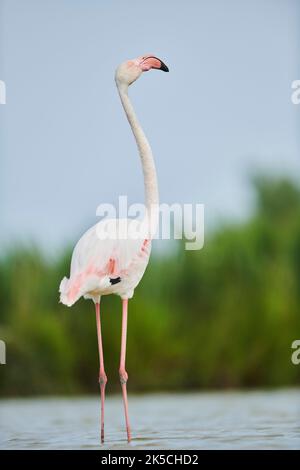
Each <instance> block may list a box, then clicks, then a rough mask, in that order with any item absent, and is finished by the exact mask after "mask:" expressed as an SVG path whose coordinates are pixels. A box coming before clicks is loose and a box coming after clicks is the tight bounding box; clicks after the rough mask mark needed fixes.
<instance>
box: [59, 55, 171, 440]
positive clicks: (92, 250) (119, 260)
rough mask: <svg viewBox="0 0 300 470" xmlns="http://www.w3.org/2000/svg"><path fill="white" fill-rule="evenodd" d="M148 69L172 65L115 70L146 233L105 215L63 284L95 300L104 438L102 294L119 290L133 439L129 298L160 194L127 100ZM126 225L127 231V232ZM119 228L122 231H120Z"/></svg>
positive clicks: (71, 294)
mask: <svg viewBox="0 0 300 470" xmlns="http://www.w3.org/2000/svg"><path fill="white" fill-rule="evenodd" d="M150 69H159V70H163V71H164V72H168V71H169V70H168V67H167V66H166V65H165V64H164V63H163V62H162V61H161V60H160V59H158V58H157V57H154V56H153V55H145V56H142V57H138V58H136V59H134V60H128V61H126V62H124V63H122V64H121V65H120V66H119V67H118V68H117V70H116V74H115V80H116V85H117V88H118V92H119V95H120V99H121V102H122V105H123V108H124V111H125V113H126V116H127V119H128V121H129V124H130V126H131V129H132V132H133V135H134V137H135V140H136V144H137V147H138V151H139V154H140V158H141V163H142V168H143V175H144V185H145V200H146V215H145V218H144V220H143V221H142V222H141V223H140V224H141V226H142V224H143V222H145V220H146V222H147V223H146V227H147V231H146V236H145V232H142V233H143V234H144V236H139V237H136V236H134V237H132V236H131V235H130V233H131V232H130V227H132V224H133V220H132V219H113V220H110V221H109V223H107V221H105V220H104V221H103V220H102V221H100V222H99V223H98V224H96V225H94V226H93V227H91V228H90V229H89V230H88V231H87V232H85V234H84V235H83V236H82V237H81V238H80V240H79V241H78V243H77V245H76V246H75V248H74V251H73V254H72V260H71V272H70V278H69V279H67V278H66V277H65V278H64V279H63V280H62V281H61V284H60V288H59V291H60V301H61V302H62V303H63V304H65V305H67V306H69V307H70V306H71V305H73V304H74V303H75V302H76V301H77V300H78V299H79V298H80V297H81V296H83V297H84V298H85V299H92V300H93V301H94V303H95V308H96V326H97V337H98V349H99V361H100V371H99V384H100V395H101V418H100V419H101V443H103V442H104V400H105V386H106V383H107V377H106V373H105V369H104V359H103V348H102V337H101V321H100V299H101V296H102V295H108V294H117V295H119V296H120V297H121V299H122V334H121V354H120V368H119V375H120V382H121V386H122V394H123V402H124V410H125V421H126V430H127V439H128V442H130V440H131V430H130V425H129V416H128V401H127V388H126V383H127V379H128V374H127V372H126V369H125V357H126V336H127V307H128V299H131V298H132V296H133V292H134V289H135V287H136V286H137V285H138V283H139V282H140V280H141V278H142V276H143V274H144V272H145V269H146V267H147V264H148V261H149V256H150V250H151V235H152V234H153V221H154V226H155V221H156V220H157V208H158V203H159V199H158V185H157V178H156V171H155V164H154V160H153V155H152V151H151V148H150V145H149V142H148V140H147V138H146V136H145V134H144V132H143V130H142V128H141V126H140V124H139V122H138V120H137V117H136V115H135V112H134V109H133V107H132V104H131V102H130V100H129V97H128V86H130V85H131V84H132V83H133V82H135V80H137V79H138V78H139V77H140V75H141V74H142V73H143V72H146V71H148V70H150ZM124 222H126V223H124ZM135 222H136V221H135ZM135 226H136V225H135ZM144 227H145V224H144ZM150 227H151V229H150ZM101 229H104V232H105V234H106V235H107V236H106V237H103V236H99V234H100V232H101ZM116 229H117V230H116ZM118 229H119V231H118ZM124 231H125V235H126V236H124ZM110 232H111V233H110ZM112 232H113V233H112ZM129 232H130V233H129ZM116 233H118V234H119V236H116ZM120 233H122V236H120ZM110 235H111V236H110Z"/></svg>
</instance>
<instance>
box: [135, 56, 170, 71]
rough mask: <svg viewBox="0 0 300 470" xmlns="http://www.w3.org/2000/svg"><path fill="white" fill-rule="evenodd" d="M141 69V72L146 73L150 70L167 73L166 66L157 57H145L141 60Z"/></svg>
mask: <svg viewBox="0 0 300 470" xmlns="http://www.w3.org/2000/svg"><path fill="white" fill-rule="evenodd" d="M141 68H142V70H143V72H147V71H148V70H150V69H157V70H162V71H163V72H169V69H168V67H167V66H166V64H165V63H164V62H163V61H162V60H161V59H158V57H154V56H147V57H145V58H143V59H142V62H141Z"/></svg>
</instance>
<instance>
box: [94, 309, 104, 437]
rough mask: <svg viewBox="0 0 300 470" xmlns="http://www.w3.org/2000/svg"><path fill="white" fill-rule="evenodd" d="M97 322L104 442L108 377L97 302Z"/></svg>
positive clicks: (102, 434)
mask: <svg viewBox="0 0 300 470" xmlns="http://www.w3.org/2000/svg"><path fill="white" fill-rule="evenodd" d="M96 324H97V336H98V349H99V361H100V371H99V384H100V394H101V443H103V442H104V400H105V385H106V382H107V377H106V374H105V370H104V360H103V348H102V336H101V321H100V303H96Z"/></svg>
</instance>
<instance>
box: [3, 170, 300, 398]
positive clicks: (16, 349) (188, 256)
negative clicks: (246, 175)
mask: <svg viewBox="0 0 300 470" xmlns="http://www.w3.org/2000/svg"><path fill="white" fill-rule="evenodd" d="M254 185H255V190H256V195H257V199H256V208H255V211H254V213H253V214H252V216H251V217H250V218H249V220H248V221H247V222H243V223H239V224H226V225H223V226H221V227H219V228H218V230H217V231H215V232H214V233H213V234H211V235H210V236H209V237H208V240H206V243H205V247H204V249H203V250H201V251H185V250H184V249H183V244H182V243H180V244H179V246H178V249H177V250H175V251H174V252H172V254H169V255H164V256H160V257H159V256H152V258H151V261H150V264H149V267H148V270H147V272H146V274H145V276H144V279H143V282H142V283H141V285H140V286H139V287H138V288H137V289H136V293H135V297H134V299H133V300H132V301H130V302H129V326H128V328H129V329H128V349H127V351H128V352H127V370H128V371H129V377H130V380H129V383H128V385H129V390H130V391H133V390H134V391H156V390H190V389H199V388H225V387H258V386H283V385H295V384H299V382H300V367H299V366H298V367H297V366H295V365H293V364H292V363H291V359H290V358H291V353H292V350H291V343H292V341H293V340H294V339H297V338H299V335H300V285H299V284H300V189H299V187H297V186H295V184H294V183H292V182H291V181H288V180H282V179H280V180H274V179H273V180H272V179H266V178H262V177H258V178H255V180H254ZM70 256H71V251H68V252H67V253H66V254H65V255H64V256H62V257H60V259H58V260H56V261H49V260H47V259H46V258H45V257H43V255H42V254H41V253H40V252H39V251H38V250H36V249H32V248H31V249H24V248H23V249H15V250H13V251H11V252H9V253H6V254H4V255H2V257H1V262H0V305H1V310H0V338H1V339H3V340H5V342H6V345H7V365H6V366H1V367H0V394H1V395H2V396H7V395H29V394H46V393H47V394H48V393H49V394H61V393H86V392H88V393H90V392H97V391H98V386H97V375H98V353H97V337H96V328H95V315H94V308H93V304H92V303H91V302H87V301H84V300H80V301H79V302H78V303H77V304H76V305H75V306H74V307H72V309H68V308H67V307H65V306H63V305H61V304H59V303H58V285H59V282H60V280H61V279H62V277H63V276H64V275H66V274H67V273H68V271H69V263H70ZM101 307H102V329H103V338H104V353H105V367H106V373H107V375H108V378H109V383H108V387H109V388H110V390H119V378H118V361H119V349H120V332H121V302H120V299H119V298H117V297H113V296H108V297H103V298H102V302H101Z"/></svg>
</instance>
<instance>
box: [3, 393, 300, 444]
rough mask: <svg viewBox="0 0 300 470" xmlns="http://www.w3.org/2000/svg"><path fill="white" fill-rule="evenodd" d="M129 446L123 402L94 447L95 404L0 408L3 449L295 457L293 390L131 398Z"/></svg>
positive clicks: (109, 409)
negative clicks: (266, 452) (267, 452)
mask: <svg viewBox="0 0 300 470" xmlns="http://www.w3.org/2000/svg"><path fill="white" fill-rule="evenodd" d="M129 405H130V415H131V421H132V429H133V441H132V443H131V444H130V446H128V445H127V443H126V432H125V425H124V416H123V408H122V400H121V397H119V396H114V397H109V396H108V398H107V400H106V416H105V420H106V429H105V430H106V443H105V444H104V446H101V447H100V444H99V441H98V439H99V438H98V432H99V429H98V428H99V422H98V418H99V399H98V398H96V397H92V398H90V397H88V398H86V397H84V398H76V399H75V398H74V399H70V398H51V399H49V398H43V399H36V398H33V399H24V400H2V401H0V422H1V429H0V448H2V449H97V448H98V449H100V448H104V449H105V448H106V449H112V448H113V449H128V448H138V449H256V448H259V449H299V448H300V430H299V423H300V396H299V391H298V390H284V391H274V392H247V393H245V392H236V393H235V392H226V393H201V394H182V395H178V394H176V395H171V394H159V395H144V396H130V404H129Z"/></svg>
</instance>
